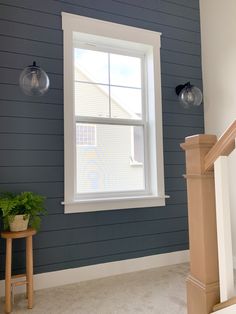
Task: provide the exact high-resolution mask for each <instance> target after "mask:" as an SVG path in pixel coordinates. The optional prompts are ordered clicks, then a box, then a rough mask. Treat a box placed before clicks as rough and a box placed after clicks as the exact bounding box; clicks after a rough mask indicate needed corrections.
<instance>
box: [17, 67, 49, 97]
mask: <svg viewBox="0 0 236 314" xmlns="http://www.w3.org/2000/svg"><path fill="white" fill-rule="evenodd" d="M19 83H20V87H21V89H22V91H23V92H24V93H25V94H26V95H28V96H42V95H44V94H45V93H46V92H47V90H48V88H49V84H50V82H49V78H48V76H47V73H46V72H45V71H44V70H43V69H42V68H40V67H39V66H37V65H36V62H35V61H34V62H33V64H32V65H29V66H27V67H26V68H24V70H23V71H22V72H21V75H20V79H19Z"/></svg>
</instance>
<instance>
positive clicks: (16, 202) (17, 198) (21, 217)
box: [0, 192, 46, 231]
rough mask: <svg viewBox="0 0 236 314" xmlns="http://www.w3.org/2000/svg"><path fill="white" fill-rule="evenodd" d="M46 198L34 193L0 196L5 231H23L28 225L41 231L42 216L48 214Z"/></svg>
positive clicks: (4, 194) (0, 208) (0, 210)
mask: <svg viewBox="0 0 236 314" xmlns="http://www.w3.org/2000/svg"><path fill="white" fill-rule="evenodd" d="M44 200H45V197H44V196H41V195H38V194H36V193H33V192H21V193H20V194H13V193H8V192H7V193H2V194H0V212H1V216H2V220H3V228H4V230H8V229H10V231H23V230H26V229H27V228H28V225H29V226H30V227H32V228H34V229H36V230H39V228H40V223H41V217H40V216H41V215H42V214H46V210H45V208H44Z"/></svg>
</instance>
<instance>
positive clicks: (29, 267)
mask: <svg viewBox="0 0 236 314" xmlns="http://www.w3.org/2000/svg"><path fill="white" fill-rule="evenodd" d="M26 280H27V282H28V283H27V297H28V308H29V309H32V308H33V302H34V300H33V298H34V296H33V240H32V236H29V237H27V238H26Z"/></svg>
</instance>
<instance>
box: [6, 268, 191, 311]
mask: <svg viewBox="0 0 236 314" xmlns="http://www.w3.org/2000/svg"><path fill="white" fill-rule="evenodd" d="M188 271H189V265H188V264H180V265H174V266H168V267H161V268H155V269H150V270H145V271H139V272H134V273H129V274H125V275H118V276H113V277H107V278H103V279H97V280H91V281H87V282H81V283H78V284H72V285H66V286H61V287H57V288H50V289H44V290H39V291H36V292H35V305H34V308H33V309H32V310H27V307H26V306H27V304H26V300H25V298H24V296H23V295H16V296H15V304H14V306H13V313H15V314H27V313H29V314H136V313H137V314H139V313H144V314H149V313H150V314H151V313H155V314H186V313H187V310H186V288H185V279H186V276H187V273H188ZM2 306H3V304H1V307H2Z"/></svg>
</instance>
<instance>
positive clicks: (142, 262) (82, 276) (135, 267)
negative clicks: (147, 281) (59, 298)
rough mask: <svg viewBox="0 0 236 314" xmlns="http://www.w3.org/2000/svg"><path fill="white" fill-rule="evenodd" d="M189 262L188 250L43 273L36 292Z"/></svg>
mask: <svg viewBox="0 0 236 314" xmlns="http://www.w3.org/2000/svg"><path fill="white" fill-rule="evenodd" d="M188 261H189V251H188V250H186V251H178V252H172V253H166V254H159V255H151V256H146V257H139V258H134V259H128V260H123V261H117V262H111V263H103V264H97V265H91V266H83V267H78V268H70V269H65V270H59V271H53V272H48V273H42V274H37V275H34V290H40V289H46V288H52V287H58V286H63V285H67V284H72V283H78V282H81V281H87V280H92V279H98V278H104V277H109V276H114V275H121V274H126V273H131V272H135V271H140V270H146V269H151V268H156V267H161V266H168V265H174V264H180V263H186V262H188ZM4 291H5V288H4V280H1V281H0V296H3V295H4ZM23 291H25V289H24V287H18V288H17V289H15V293H21V292H23Z"/></svg>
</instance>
